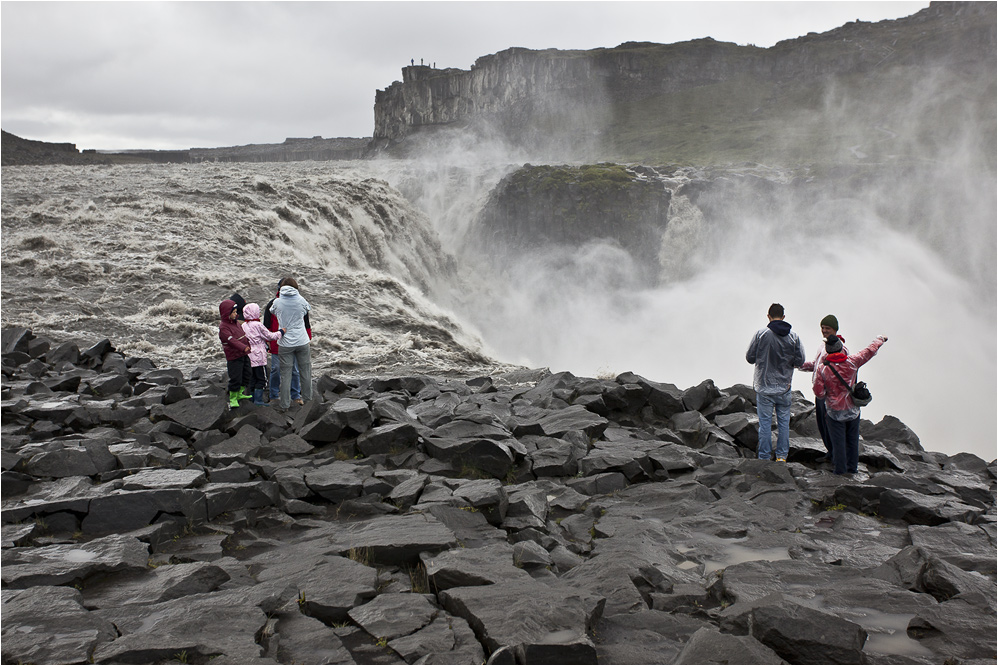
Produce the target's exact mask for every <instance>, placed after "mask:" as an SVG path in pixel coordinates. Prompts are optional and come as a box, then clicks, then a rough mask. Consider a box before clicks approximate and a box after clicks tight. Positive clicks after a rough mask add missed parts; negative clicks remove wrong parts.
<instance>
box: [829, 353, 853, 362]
mask: <svg viewBox="0 0 998 666" xmlns="http://www.w3.org/2000/svg"><path fill="white" fill-rule="evenodd" d="M848 358H849V356H848V355H847V354H846V353H845V352H844V351H840V352H835V353H834V354H829V355H828V356H826V357H825V360H826V361H828V362H829V363H842V362H843V361H846V360H847V359H848Z"/></svg>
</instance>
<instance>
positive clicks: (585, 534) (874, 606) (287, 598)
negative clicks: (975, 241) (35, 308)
mask: <svg viewBox="0 0 998 666" xmlns="http://www.w3.org/2000/svg"><path fill="white" fill-rule="evenodd" d="M2 352H3V356H2V371H3V383H2V403H0V408H2V435H3V437H2V442H3V485H2V488H3V512H2V516H3V550H2V554H3V568H2V579H3V629H2V631H3V641H2V645H3V647H2V651H3V655H2V659H3V662H5V663H15V662H19V663H91V662H92V663H208V662H209V661H210V663H213V664H224V663H240V664H248V663H366V664H402V663H433V664H436V663H441V664H443V663H451V664H470V663H482V662H483V661H486V660H488V661H489V662H490V663H508V664H512V663H610V664H613V663H617V664H624V663H628V664H635V663H711V662H712V663H802V664H808V663H873V664H896V663H943V662H945V663H994V661H995V658H996V642H995V634H996V622H995V613H996V603H995V597H996V571H995V569H996V566H995V565H996V556H995V553H996V550H995V548H996V512H995V489H996V481H995V480H996V469H995V462H994V461H992V462H990V463H988V462H986V461H984V460H981V459H980V458H978V457H976V456H974V455H971V454H959V455H955V456H947V455H944V454H940V453H933V452H928V451H924V450H923V449H922V447H921V445H920V443H919V440H918V438H917V437H916V436H915V434H914V433H913V432H911V431H910V430H909V429H908V428H907V427H906V426H905V425H904V424H902V423H900V422H899V421H898V420H897V419H894V418H892V417H885V418H884V419H883V420H882V421H881V422H880V423H878V424H873V423H870V422H868V421H864V422H863V423H862V428H861V432H862V436H863V442H862V453H861V457H860V460H861V465H860V468H861V471H860V473H858V474H856V475H852V476H846V477H836V476H834V475H833V474H831V471H830V470H829V469H828V467H827V465H823V464H820V463H819V462H817V458H818V457H819V456H820V455H821V454H822V453H823V452H824V449H823V446H822V444H821V441H820V440H819V439H817V435H816V428H815V422H814V413H813V405H812V404H811V403H809V402H807V401H806V400H805V399H804V398H803V396H802V395H800V394H796V397H795V400H794V407H793V414H794V416H793V421H792V428H793V438H792V439H791V450H790V461H789V462H788V463H786V464H783V463H775V462H767V461H759V460H757V459H755V458H754V448H755V444H756V441H755V440H756V436H757V434H756V429H757V424H756V420H755V417H754V406H753V402H752V401H753V399H754V394H753V392H752V391H751V389H749V388H748V387H746V386H741V385H736V386H733V387H731V388H728V389H725V390H719V389H718V388H717V387H715V386H714V384H713V382H711V381H709V380H708V381H705V382H703V383H702V384H700V385H698V386H695V387H692V388H689V389H687V390H680V389H678V388H677V387H675V386H672V385H670V384H659V383H654V382H651V381H648V380H646V379H644V378H642V377H640V376H638V375H636V374H631V373H625V374H623V375H620V376H618V377H616V378H615V379H587V378H579V377H574V376H572V375H570V374H568V373H561V374H550V373H548V372H546V371H522V372H519V373H508V374H505V375H503V376H493V377H479V378H475V379H470V380H454V379H446V380H445V379H435V378H433V377H427V376H410V377H375V378H365V379H357V378H336V377H332V376H329V375H326V376H323V377H320V378H318V380H317V382H316V392H315V393H316V395H315V400H313V401H311V402H309V403H306V404H305V405H304V406H301V407H295V408H292V410H291V411H289V412H287V413H282V412H280V411H279V410H276V409H274V408H273V407H272V406H263V407H254V406H252V405H250V404H244V405H243V406H241V407H240V408H239V409H237V410H231V411H230V410H229V409H228V408H227V401H226V399H225V397H224V392H225V378H224V370H223V369H222V368H214V367H213V368H210V369H207V370H205V369H197V370H194V371H193V372H190V373H187V374H186V375H185V373H183V372H181V371H179V370H174V369H162V368H156V367H155V366H154V364H153V363H152V362H151V361H149V360H148V359H143V358H134V357H125V356H124V355H123V354H121V353H119V352H117V351H116V350H115V348H114V346H113V345H112V343H111V342H110V341H108V340H103V341H101V342H99V343H97V344H89V343H87V344H83V343H74V342H67V343H63V344H58V345H56V344H54V343H51V342H50V341H47V340H45V339H42V338H36V337H34V336H33V335H32V334H31V332H30V331H28V330H27V329H23V328H8V329H5V330H4V331H3V347H2Z"/></svg>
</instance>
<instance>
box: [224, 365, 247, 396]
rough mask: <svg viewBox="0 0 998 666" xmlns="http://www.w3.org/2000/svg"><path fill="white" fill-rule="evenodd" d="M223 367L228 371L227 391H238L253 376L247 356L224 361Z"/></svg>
mask: <svg viewBox="0 0 998 666" xmlns="http://www.w3.org/2000/svg"><path fill="white" fill-rule="evenodd" d="M225 369H226V370H228V371H229V392H230V393H232V392H234V391H238V390H239V388H240V387H242V386H249V384H250V380H251V379H252V378H253V371H252V366H251V365H250V359H249V356H240V357H239V358H236V359H233V360H231V361H229V360H226V361H225Z"/></svg>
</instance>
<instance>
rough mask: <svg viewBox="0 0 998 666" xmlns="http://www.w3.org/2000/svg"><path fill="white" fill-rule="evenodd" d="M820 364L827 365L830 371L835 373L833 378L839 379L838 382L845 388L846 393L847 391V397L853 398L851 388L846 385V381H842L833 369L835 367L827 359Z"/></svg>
mask: <svg viewBox="0 0 998 666" xmlns="http://www.w3.org/2000/svg"><path fill="white" fill-rule="evenodd" d="M822 363H824V364H825V365H827V366H828V367H829V368H830V369H831V371H832V372H834V373H835V376H836V377H838V378H839V381H840V382H842V385H843V386H845V387H846V390H847V391H849V397H850V398H852V397H853V395H852V387H851V386H849V384H847V383H846V380H844V379H842V375H840V374H839V371H838V370H836V369H835V366H834V365H832V364H831V363H829V362H828V359H827V358H826V359H825V360H824V361H822Z"/></svg>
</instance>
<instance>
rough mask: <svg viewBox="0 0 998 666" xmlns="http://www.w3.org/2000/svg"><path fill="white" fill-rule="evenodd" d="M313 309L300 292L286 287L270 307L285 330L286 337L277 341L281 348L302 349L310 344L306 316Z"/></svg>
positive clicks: (282, 288)
mask: <svg viewBox="0 0 998 666" xmlns="http://www.w3.org/2000/svg"><path fill="white" fill-rule="evenodd" d="M311 309H312V306H311V305H309V304H308V301H306V300H305V299H304V298H303V297H302V295H301V294H299V293H298V290H297V289H295V288H294V287H289V286H288V285H284V286H283V287H281V295H280V297H279V298H276V299H275V300H274V304H273V305H271V306H270V311H271V313H273V314H274V316H275V317H277V321H278V323H279V324H280V325H281V328H283V329H284V336H283V337H282V338H281V339H280V340H278V341H277V344H278V346H280V347H300V346H302V345H307V344H308V331H306V330H305V315H306V314H307V313H308V312H309V311H310V310H311Z"/></svg>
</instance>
